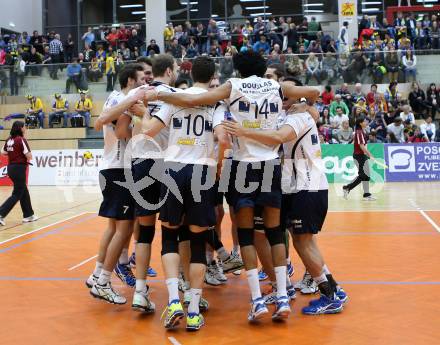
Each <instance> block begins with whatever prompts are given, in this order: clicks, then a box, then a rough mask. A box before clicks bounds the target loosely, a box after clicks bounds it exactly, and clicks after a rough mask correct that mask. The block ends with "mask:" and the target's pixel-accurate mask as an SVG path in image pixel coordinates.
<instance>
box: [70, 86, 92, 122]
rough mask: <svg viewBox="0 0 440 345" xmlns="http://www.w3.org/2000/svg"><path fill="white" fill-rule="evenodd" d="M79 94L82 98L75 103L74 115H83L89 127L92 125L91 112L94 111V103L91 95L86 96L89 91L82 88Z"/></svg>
mask: <svg viewBox="0 0 440 345" xmlns="http://www.w3.org/2000/svg"><path fill="white" fill-rule="evenodd" d="M79 94H80V99H79V101H77V102H76V104H75V113H74V114H72V117H78V116H81V117H83V118H84V120H85V126H86V128H88V127H89V126H90V112H91V111H92V108H93V103H92V100H91V99H90V98H89V97H86V94H87V91H85V90H80V92H79ZM72 122H74V121H72ZM72 124H73V123H72ZM72 127H74V126H72Z"/></svg>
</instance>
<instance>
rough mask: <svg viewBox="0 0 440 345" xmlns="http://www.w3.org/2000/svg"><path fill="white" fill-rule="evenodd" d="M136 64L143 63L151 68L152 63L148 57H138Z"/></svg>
mask: <svg viewBox="0 0 440 345" xmlns="http://www.w3.org/2000/svg"><path fill="white" fill-rule="evenodd" d="M136 62H137V63H144V64H146V65H148V66H150V67H153V63H152V62H151V59H150V58H149V57H147V56H139V57H138V58H137V59H136Z"/></svg>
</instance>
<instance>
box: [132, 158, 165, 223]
mask: <svg viewBox="0 0 440 345" xmlns="http://www.w3.org/2000/svg"><path fill="white" fill-rule="evenodd" d="M153 167H154V170H155V171H154V172H152V173H151V174H150V171H151V169H152V168H153ZM164 169H165V168H164V163H163V160H161V159H144V158H139V159H137V160H134V161H133V162H132V165H131V172H132V174H133V181H134V182H138V181H140V180H141V179H143V178H145V177H146V176H148V177H151V180H150V179H145V180H144V181H145V182H144V184H145V186H146V187H145V188H142V186H141V188H142V189H141V190H139V189H140V188H136V190H137V191H138V193H136V195H133V197H134V200H135V216H136V217H144V216H151V215H154V214H156V213H158V212H159V210H160V202H161V199H160V193H161V187H162V183H161V182H159V181H158V180H157V178H155V176H160V175H161V174H163V172H164ZM150 175H151V176H150ZM152 180H154V181H152ZM150 183H151V184H150Z"/></svg>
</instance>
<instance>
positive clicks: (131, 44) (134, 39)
mask: <svg viewBox="0 0 440 345" xmlns="http://www.w3.org/2000/svg"><path fill="white" fill-rule="evenodd" d="M143 44H144V41H143V40H142V38H140V37H139V33H138V31H137V30H135V29H133V30H131V37H130V38H129V39H128V42H127V45H128V48H130V50H132V51H134V50H135V48H137V50H139V49H140V48H141V47H142V45H143Z"/></svg>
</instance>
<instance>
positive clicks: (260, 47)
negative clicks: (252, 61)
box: [252, 35, 270, 55]
mask: <svg viewBox="0 0 440 345" xmlns="http://www.w3.org/2000/svg"><path fill="white" fill-rule="evenodd" d="M252 48H253V49H254V52H256V53H259V52H260V51H263V52H264V54H265V55H269V53H270V45H269V43H268V42H267V38H266V36H265V35H261V36H260V40H259V41H258V42H256V43H255V44H254V46H253V47H252Z"/></svg>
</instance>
